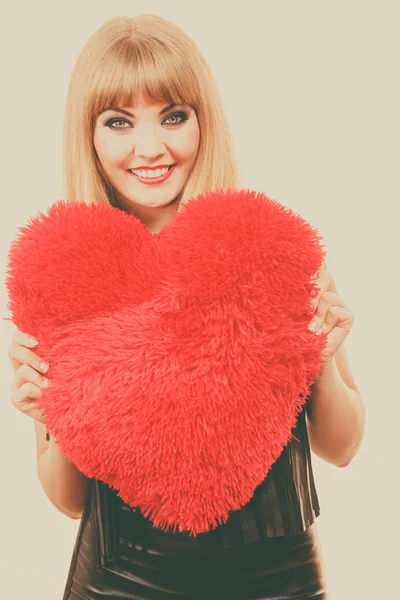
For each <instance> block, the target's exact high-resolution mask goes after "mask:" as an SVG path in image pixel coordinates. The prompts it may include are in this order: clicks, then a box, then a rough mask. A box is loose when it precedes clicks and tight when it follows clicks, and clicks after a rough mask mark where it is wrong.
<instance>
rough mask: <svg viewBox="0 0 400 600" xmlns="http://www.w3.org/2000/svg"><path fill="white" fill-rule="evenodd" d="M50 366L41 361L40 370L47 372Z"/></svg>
mask: <svg viewBox="0 0 400 600" xmlns="http://www.w3.org/2000/svg"><path fill="white" fill-rule="evenodd" d="M49 366H50V365H48V364H47V363H45V362H42V363H40V370H41V371H43V373H46V372H47V371H48V370H49Z"/></svg>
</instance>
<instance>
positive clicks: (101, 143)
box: [93, 129, 129, 168]
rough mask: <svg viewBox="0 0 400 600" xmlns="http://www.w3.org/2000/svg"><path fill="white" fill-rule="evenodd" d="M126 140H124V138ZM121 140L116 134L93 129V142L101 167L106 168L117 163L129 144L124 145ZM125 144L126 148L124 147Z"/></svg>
mask: <svg viewBox="0 0 400 600" xmlns="http://www.w3.org/2000/svg"><path fill="white" fill-rule="evenodd" d="M125 141H126V140H125ZM121 142H123V140H121V139H118V138H117V137H116V136H110V135H109V134H108V132H107V131H103V130H101V129H100V130H98V131H95V134H94V136H93V144H94V147H95V150H96V152H97V156H98V157H99V160H100V162H101V163H102V165H103V167H105V168H107V167H110V166H112V165H114V164H117V163H119V162H120V161H121V160H122V159H123V157H124V156H125V155H126V152H127V150H128V148H129V144H126V143H125V145H124V143H121ZM125 146H126V148H125Z"/></svg>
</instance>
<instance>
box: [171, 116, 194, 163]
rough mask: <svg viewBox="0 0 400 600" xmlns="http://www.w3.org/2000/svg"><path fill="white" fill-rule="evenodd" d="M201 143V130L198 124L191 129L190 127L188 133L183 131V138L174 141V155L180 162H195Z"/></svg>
mask: <svg viewBox="0 0 400 600" xmlns="http://www.w3.org/2000/svg"><path fill="white" fill-rule="evenodd" d="M199 143H200V130H199V127H198V124H197V122H196V123H195V124H194V125H191V127H190V128H189V127H188V128H187V129H186V131H183V130H182V136H180V137H179V138H177V137H176V138H175V139H174V143H173V150H174V154H175V156H176V157H177V158H178V159H180V160H185V161H193V160H194V159H195V158H196V156H197V151H198V149H199ZM171 149H172V148H171Z"/></svg>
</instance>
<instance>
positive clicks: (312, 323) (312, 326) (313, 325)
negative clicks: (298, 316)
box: [308, 321, 317, 331]
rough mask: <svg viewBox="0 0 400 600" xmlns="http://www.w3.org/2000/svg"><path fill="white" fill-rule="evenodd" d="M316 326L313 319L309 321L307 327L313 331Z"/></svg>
mask: <svg viewBox="0 0 400 600" xmlns="http://www.w3.org/2000/svg"><path fill="white" fill-rule="evenodd" d="M316 326H317V323H316V322H315V321H311V323H309V325H308V329H309V330H310V331H314V329H315V328H316Z"/></svg>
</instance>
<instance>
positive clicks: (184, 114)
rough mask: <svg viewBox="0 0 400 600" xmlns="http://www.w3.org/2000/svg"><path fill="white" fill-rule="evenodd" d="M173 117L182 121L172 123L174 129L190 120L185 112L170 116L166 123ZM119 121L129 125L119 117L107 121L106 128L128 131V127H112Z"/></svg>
mask: <svg viewBox="0 0 400 600" xmlns="http://www.w3.org/2000/svg"><path fill="white" fill-rule="evenodd" d="M172 117H179V118H180V119H181V120H180V121H179V122H178V123H170V125H173V126H174V127H175V126H177V125H182V123H184V122H185V121H187V120H188V118H189V115H188V114H187V113H185V112H180V113H173V114H172V115H169V116H168V117H167V118H166V119H165V121H168V119H171V118H172ZM119 121H121V122H122V123H128V124H129V125H130V123H129V121H127V120H126V119H124V118H121V117H118V118H115V117H114V118H113V119H110V120H109V121H107V123H106V124H105V125H106V127H108V128H109V129H114V130H115V131H123V130H124V129H128V127H112V125H113V124H114V123H118V122H119Z"/></svg>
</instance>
